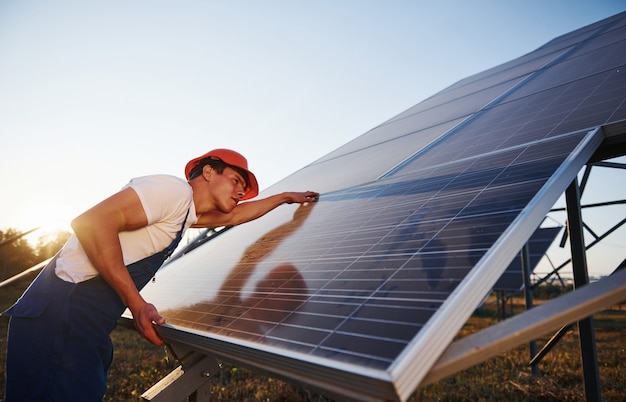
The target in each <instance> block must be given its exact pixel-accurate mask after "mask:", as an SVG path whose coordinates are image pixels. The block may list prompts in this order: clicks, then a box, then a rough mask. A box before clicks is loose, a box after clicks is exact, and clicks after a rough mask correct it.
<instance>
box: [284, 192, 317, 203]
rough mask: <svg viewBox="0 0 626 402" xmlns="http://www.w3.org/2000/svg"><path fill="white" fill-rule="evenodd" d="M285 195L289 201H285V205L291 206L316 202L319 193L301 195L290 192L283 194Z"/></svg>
mask: <svg viewBox="0 0 626 402" xmlns="http://www.w3.org/2000/svg"><path fill="white" fill-rule="evenodd" d="M285 195H286V196H287V197H288V199H289V200H288V201H287V204H293V203H294V202H295V203H299V204H304V203H306V202H317V200H319V198H320V195H319V193H317V192H315V191H305V192H303V193H296V192H292V193H285Z"/></svg>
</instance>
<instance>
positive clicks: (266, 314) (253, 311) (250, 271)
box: [163, 204, 313, 340]
mask: <svg viewBox="0 0 626 402" xmlns="http://www.w3.org/2000/svg"><path fill="white" fill-rule="evenodd" d="M312 209H313V204H303V205H301V206H300V207H298V209H297V210H296V212H295V213H294V218H293V219H292V220H291V221H289V222H287V223H285V224H283V225H281V226H278V227H277V228H275V229H273V230H271V231H269V232H267V233H265V234H264V235H263V236H261V237H260V238H259V239H257V240H256V241H255V242H254V244H252V245H251V246H250V247H248V248H247V249H246V250H245V251H244V253H243V255H242V256H241V259H240V260H239V262H238V263H237V265H236V266H235V268H233V270H232V271H231V272H230V273H229V275H228V278H226V280H225V281H224V283H223V284H222V285H221V287H220V289H219V291H218V292H217V295H216V297H214V298H212V299H211V300H206V301H202V302H199V303H197V304H194V305H192V306H186V307H181V308H176V309H172V310H167V311H164V312H163V315H164V316H165V317H167V321H168V322H169V323H171V324H180V325H182V326H184V327H188V328H198V329H202V330H205V331H210V332H212V333H216V334H222V335H228V336H234V337H237V338H244V339H248V340H261V338H262V337H263V335H264V334H265V332H266V330H267V329H269V328H271V326H273V325H275V324H277V323H280V322H282V321H283V320H284V319H285V318H287V316H288V315H289V314H290V313H291V312H292V311H294V310H295V309H296V308H297V307H298V306H300V304H301V303H302V302H303V301H304V300H305V299H306V290H307V286H306V282H305V281H304V278H303V277H302V274H301V273H300V271H298V269H297V268H296V267H295V266H294V265H293V264H291V263H288V262H283V263H280V264H277V265H276V266H274V267H272V268H271V269H269V270H268V271H267V272H266V273H264V274H262V275H263V277H262V278H260V279H259V280H257V281H256V283H254V284H253V286H254V291H252V293H251V294H249V295H247V294H246V292H245V291H244V288H245V287H246V285H248V283H249V282H252V281H253V280H254V279H253V278H252V277H253V276H254V274H255V273H258V271H259V269H261V270H262V268H259V267H260V266H262V265H265V266H267V265H268V263H267V262H264V260H265V258H266V257H267V256H268V255H270V254H271V253H272V252H273V251H274V250H276V248H277V247H278V246H280V245H281V244H282V243H283V242H284V241H285V240H286V239H287V238H288V237H289V236H291V235H292V234H293V233H294V232H295V231H296V230H297V229H298V228H299V227H300V226H302V224H303V223H304V221H305V220H306V218H307V217H308V216H309V214H310V212H311V211H312ZM255 271H256V272H255Z"/></svg>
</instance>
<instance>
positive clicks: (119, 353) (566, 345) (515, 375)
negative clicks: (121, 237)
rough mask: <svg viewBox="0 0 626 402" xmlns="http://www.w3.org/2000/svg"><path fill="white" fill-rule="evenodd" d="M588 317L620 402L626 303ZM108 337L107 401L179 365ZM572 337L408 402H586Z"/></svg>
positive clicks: (233, 369) (245, 377) (509, 357)
mask: <svg viewBox="0 0 626 402" xmlns="http://www.w3.org/2000/svg"><path fill="white" fill-rule="evenodd" d="M22 290H23V288H19V287H17V286H13V287H9V288H8V289H2V291H1V292H0V308H1V309H4V308H6V307H8V306H9V305H10V304H11V303H12V302H13V301H14V300H15V299H16V298H17V297H19V295H20V294H21V292H22ZM521 303H522V302H521V301H520V302H519V304H520V305H521ZM516 305H517V304H516ZM520 308H521V307H520ZM494 310H495V307H494V308H493V309H491V308H490V305H487V306H486V307H484V308H483V309H481V310H480V311H478V312H477V314H475V315H474V316H473V317H472V318H471V319H470V320H469V321H468V323H467V324H466V325H465V326H464V328H463V329H462V331H461V333H460V334H459V336H465V335H468V334H470V333H472V332H475V331H477V330H479V329H481V328H485V327H487V326H490V325H493V324H494V323H495V322H496V318H495V317H496V313H495V311H494ZM594 318H595V320H596V338H597V350H598V361H599V366H600V368H599V370H600V378H601V381H602V396H603V398H604V400H605V401H626V370H625V369H626V363H625V362H626V306H624V305H621V306H614V308H612V309H610V310H606V311H604V312H601V313H599V314H596V315H595V316H594ZM7 323H8V319H7V317H0V362H2V368H0V372H1V379H0V401H4V356H5V349H6V327H7ZM550 336H551V334H548V335H546V336H544V337H542V338H540V339H538V340H537V343H538V347H539V348H541V347H542V346H543V345H544V344H545V342H546V341H547V339H549V338H550ZM112 338H113V342H114V344H115V347H116V351H115V359H114V362H113V366H112V368H111V371H110V373H109V386H108V392H107V395H106V398H105V400H106V401H111V402H113V401H115V402H122V401H140V400H141V394H142V393H143V392H144V391H146V390H147V389H148V388H150V386H152V385H153V384H154V383H156V382H157V381H159V380H160V379H161V378H163V377H164V376H165V375H167V374H168V373H169V372H170V371H171V370H173V369H174V368H175V367H176V366H177V363H176V362H175V361H174V360H173V359H172V357H171V356H170V355H168V353H167V352H166V350H165V348H157V347H153V346H151V345H150V344H148V343H147V342H146V341H144V340H142V339H141V338H140V337H139V336H138V335H137V333H135V332H134V331H132V330H128V329H125V328H118V329H116V330H115V331H114V332H113V334H112ZM578 342H579V338H578V333H577V331H576V329H575V327H574V329H573V330H571V331H570V332H569V333H568V334H567V335H565V337H563V339H562V340H561V341H560V342H559V344H558V345H557V346H556V347H555V348H554V349H553V350H552V351H551V353H549V354H548V355H547V356H546V357H545V358H544V359H543V360H542V362H541V364H540V369H539V370H540V375H539V376H533V375H532V374H531V370H530V367H529V366H528V361H529V351H528V346H520V347H518V348H516V349H514V350H511V351H509V352H507V353H505V354H503V355H501V356H498V357H496V358H493V359H489V360H488V361H486V362H484V363H482V364H479V365H477V366H474V367H472V368H470V369H467V370H465V371H462V372H460V373H457V374H456V375H454V376H451V377H448V378H446V379H444V380H441V381H439V382H437V383H435V384H431V385H428V386H425V387H421V388H418V389H417V390H416V392H415V393H414V395H413V396H412V397H411V398H410V401H412V402H416V401H504V400H506V401H584V400H585V394H584V389H583V380H582V367H581V359H580V352H579V344H578ZM210 384H211V393H212V400H213V401H311V402H313V401H315V402H326V401H331V400H332V399H329V398H327V397H325V396H324V395H322V394H319V393H315V392H313V391H310V390H308V389H306V388H302V387H299V386H297V385H294V384H290V383H286V382H283V381H279V380H276V379H273V378H268V377H265V376H261V375H258V374H256V373H254V372H251V371H249V370H246V369H244V368H241V367H237V366H233V365H229V364H227V363H225V364H223V365H222V368H221V371H220V372H219V373H216V375H214V376H212V377H211V379H210ZM173 402H175V401H173Z"/></svg>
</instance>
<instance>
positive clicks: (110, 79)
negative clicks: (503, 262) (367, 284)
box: [0, 0, 626, 255]
mask: <svg viewBox="0 0 626 402" xmlns="http://www.w3.org/2000/svg"><path fill="white" fill-rule="evenodd" d="M622 11H626V0H594V1H591V0H589V1H580V0H525V1H512V0H511V1H502V0H474V1H464V0H455V1H453V0H442V1H417V0H415V1H408V0H407V1H400V0H386V1H382V0H380V1H370V0H318V1H305V0H302V1H289V0H284V1H277V0H267V1H240V0H233V1H226V0H222V1H211V0H177V1H173V0H168V1H166V0H133V1H127V0H108V1H104V0H101V1H99V0H90V1H85V0H48V1H43V0H28V1H23V0H1V1H0V140H1V146H0V172H2V173H1V176H0V188H1V189H2V197H0V230H4V229H7V228H16V229H19V230H28V229H31V228H34V227H39V226H42V227H44V228H48V229H50V230H52V229H57V228H63V229H66V230H69V222H70V221H71V219H72V218H73V217H74V216H76V215H78V214H80V213H81V212H82V211H84V210H86V209H88V208H89V207H91V206H92V205H94V204H95V203H97V202H99V201H100V200H102V199H103V198H105V197H107V196H109V195H111V194H113V193H114V192H116V191H117V190H119V189H120V188H121V187H122V186H123V185H124V184H126V183H127V182H128V180H129V179H130V178H132V177H136V176H141V175H147V174H154V173H164V174H173V175H177V176H181V177H182V176H183V169H184V165H185V163H186V162H187V161H188V160H190V159H192V158H194V157H196V156H199V155H201V154H203V153H205V152H206V151H208V150H210V149H213V148H232V149H235V150H237V151H239V152H241V153H243V154H244V155H245V156H246V157H247V158H248V161H249V164H250V168H251V170H253V171H254V172H255V174H256V176H257V177H258V179H259V182H260V187H261V189H264V188H267V187H269V186H271V185H272V184H273V183H276V182H277V181H279V180H281V179H282V178H284V177H286V176H288V175H289V174H291V173H293V172H295V171H297V170H298V169H300V168H302V167H304V166H306V165H308V164H310V163H312V162H313V161H315V160H317V159H319V158H321V157H322V156H324V155H325V154H327V153H329V152H331V151H333V150H334V149H336V148H338V147H339V146H341V145H343V144H345V143H346V142H348V141H350V140H352V139H354V138H356V137H357V136H359V135H360V134H363V133H365V132H366V131H368V130H369V129H371V128H373V127H374V126H376V125H378V124H380V123H382V122H384V121H385V120H387V119H389V118H391V117H393V116H394V115H396V114H399V113H400V112H402V111H404V110H406V109H408V108H409V107H411V106H413V105H415V104H417V103H419V102H420V101H421V100H423V99H425V98H427V97H429V96H431V95H433V94H435V93H437V92H439V91H440V90H442V89H444V88H445V87H447V86H449V85H451V84H453V83H455V82H456V81H458V80H460V79H462V78H465V77H467V76H470V75H472V74H474V73H478V72H480V71H483V70H485V69H487V68H490V67H494V66H496V65H499V64H501V63H504V62H506V61H509V60H511V59H514V58H516V57H519V56H521V55H523V54H525V53H528V52H531V51H533V50H534V49H536V48H538V47H539V46H541V45H543V44H544V43H546V42H548V41H549V40H551V39H553V38H555V37H557V36H559V35H562V34H565V33H568V32H570V31H572V30H574V29H577V28H580V27H582V26H584V25H587V24H590V23H593V22H595V21H598V20H601V19H603V18H606V17H609V16H611V15H614V14H617V13H619V12H622ZM293 190H294V191H304V190H309V188H307V187H306V183H303V184H302V188H294V189H293ZM311 190H315V189H311ZM621 197H622V198H626V196H624V195H622V196H621ZM620 213H621V212H620ZM615 247H616V248H617V251H618V252H621V253H622V255H624V247H623V246H620V245H619V244H617V243H616V245H615Z"/></svg>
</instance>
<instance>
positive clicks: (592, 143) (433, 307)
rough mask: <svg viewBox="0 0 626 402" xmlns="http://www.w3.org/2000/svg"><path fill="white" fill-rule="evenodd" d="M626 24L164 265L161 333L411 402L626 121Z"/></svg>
mask: <svg viewBox="0 0 626 402" xmlns="http://www.w3.org/2000/svg"><path fill="white" fill-rule="evenodd" d="M625 20H626V14H620V15H618V16H615V17H612V18H610V19H608V20H605V21H603V22H602V23H597V24H594V25H593V26H591V27H587V28H584V29H581V30H578V31H575V32H573V33H571V34H569V35H565V36H563V37H561V38H559V39H558V40H555V41H553V42H551V43H550V44H548V45H546V46H544V47H542V48H540V49H538V50H537V51H536V53H535V52H533V53H530V54H529V55H526V56H523V57H521V58H519V59H517V60H514V61H512V62H509V63H506V64H505V65H504V66H501V67H496V68H494V69H492V70H490V71H487V72H485V73H481V74H478V75H477V76H475V77H470V78H468V79H466V80H463V81H461V82H460V83H457V84H455V85H453V86H452V87H450V88H448V89H446V90H444V91H442V92H441V93H439V94H437V95H435V96H433V97H431V98H429V99H427V100H426V101H424V102H422V103H421V104H418V105H416V106H415V107H414V108H411V109H409V110H407V111H405V112H404V113H401V114H400V115H398V116H397V117H395V118H393V119H390V120H389V121H387V122H385V123H383V124H381V125H380V126H378V127H376V128H374V129H373V130H371V131H369V132H368V133H365V134H364V135H363V136H361V137H359V138H357V139H355V140H354V141H352V142H350V143H348V144H346V145H345V146H344V147H341V148H339V149H338V150H336V151H335V152H332V153H331V154H329V155H327V156H325V157H323V158H321V159H320V160H318V161H316V162H314V163H312V164H311V165H309V166H307V167H305V168H303V169H302V170H300V171H298V172H296V173H295V174H293V175H291V176H289V177H288V178H286V179H285V180H283V181H281V182H280V183H278V184H276V185H275V186H273V187H271V188H269V189H267V190H266V191H265V193H266V194H270V193H274V192H278V191H283V190H286V189H293V188H302V187H305V188H311V189H315V190H318V191H320V192H321V194H322V195H321V197H320V201H319V203H317V204H312V205H304V206H300V207H296V206H291V207H281V208H279V209H278V210H275V211H273V212H271V213H270V214H268V215H266V216H265V217H263V218H261V219H259V220H257V221H254V222H251V223H248V224H246V225H243V226H241V227H236V228H232V229H229V230H225V231H223V232H222V233H221V234H220V235H219V236H217V237H216V238H214V239H212V240H211V241H209V242H207V243H206V244H204V245H202V246H201V247H198V248H197V249H195V250H193V251H192V252H190V253H188V254H186V255H185V256H183V257H182V258H179V259H176V260H175V261H173V262H171V263H170V264H167V265H166V267H164V268H163V269H162V270H161V271H160V272H159V273H158V275H157V276H156V279H155V281H154V283H150V284H149V285H148V286H146V288H145V289H144V290H143V291H142V294H143V295H144V297H145V298H146V299H147V300H150V301H151V302H153V303H154V304H155V305H156V306H157V308H158V309H159V311H160V312H161V313H162V315H163V316H164V317H165V318H166V320H167V324H166V325H165V326H164V327H163V328H161V333H162V335H163V336H164V337H165V339H167V340H170V341H176V342H180V343H183V344H186V345H189V346H191V347H193V348H196V349H198V350H200V351H203V352H206V353H208V354H213V355H216V356H220V357H223V358H225V359H228V360H234V361H235V362H239V363H243V364H247V365H249V366H252V367H254V368H257V369H261V370H265V371H268V372H270V373H272V374H274V375H278V376H281V377H286V378H289V379H292V380H295V381H300V382H302V383H304V384H306V385H309V386H314V387H318V388H321V389H323V390H326V391H327V392H330V393H332V394H336V395H340V396H343V397H346V398H354V399H359V400H376V399H387V400H389V399H392V400H395V399H399V400H403V399H406V398H408V396H409V395H410V393H411V392H412V391H413V390H414V389H415V387H417V386H418V385H419V383H420V381H421V379H423V378H424V376H425V375H426V374H427V373H428V370H429V368H430V367H431V366H432V365H433V364H434V362H435V361H436V359H437V358H438V357H439V356H440V355H441V353H442V352H443V350H444V349H445V348H446V346H447V345H448V344H449V343H450V342H451V341H452V339H453V337H454V336H455V335H456V333H457V332H458V330H459V329H460V327H461V326H462V325H463V324H464V323H465V321H466V320H467V318H468V317H469V315H471V313H472V312H473V310H474V309H475V308H476V306H478V304H479V303H480V302H481V300H482V299H483V297H484V296H485V295H486V294H487V292H489V290H490V289H491V288H492V287H493V285H494V283H495V282H496V281H497V279H498V278H499V277H500V275H501V274H502V272H503V271H504V270H505V268H506V267H507V266H508V265H509V263H510V262H511V260H512V259H513V258H514V256H515V255H516V254H517V253H518V252H519V250H520V248H521V247H522V246H523V244H524V243H525V242H526V241H527V240H528V238H529V237H530V236H531V234H532V233H533V232H534V231H535V229H536V228H537V226H538V225H539V223H540V222H541V220H542V219H543V217H544V216H545V214H546V213H547V212H548V211H549V209H550V207H551V206H552V205H553V204H554V202H555V201H556V200H557V198H558V197H559V196H560V195H561V194H562V193H563V191H564V190H565V188H566V187H567V186H568V185H569V184H570V183H571V182H572V180H573V179H574V178H575V177H576V174H577V172H578V171H579V170H580V168H581V167H582V166H583V165H584V164H585V163H586V162H587V160H588V159H589V158H590V157H591V155H592V154H593V153H594V151H595V150H596V149H597V148H598V147H599V145H600V144H601V142H602V139H603V138H602V130H601V129H600V127H601V126H603V125H606V124H610V123H613V122H617V121H620V120H624V119H626V104H625V103H626V74H625V72H626V71H624V67H626V52H623V51H621V52H620V51H618V50H620V49H623V48H624V46H625V44H626V31H625V30H624V21H625ZM592 61H593V62H592ZM261 196H263V194H261Z"/></svg>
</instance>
